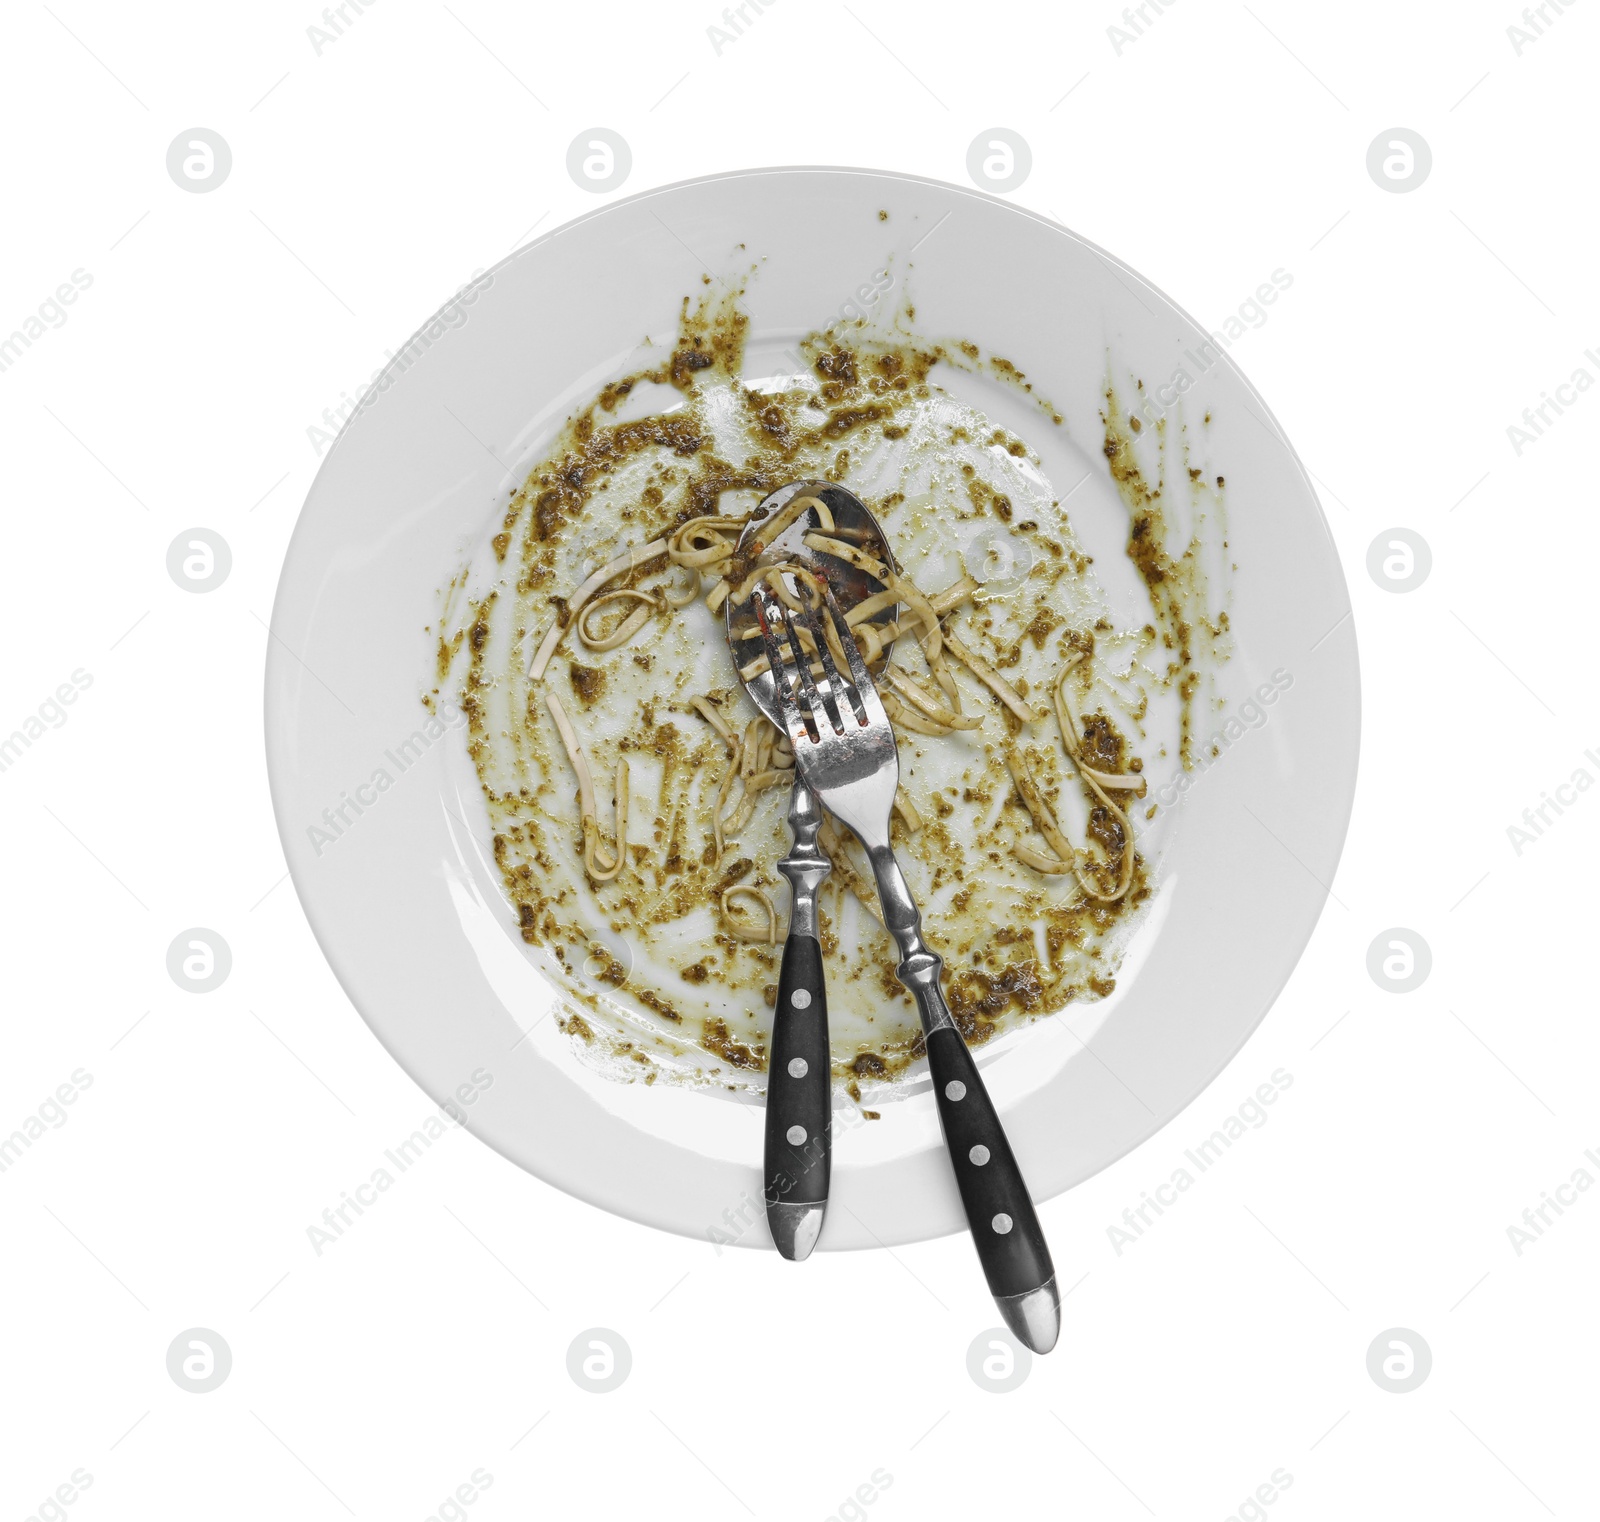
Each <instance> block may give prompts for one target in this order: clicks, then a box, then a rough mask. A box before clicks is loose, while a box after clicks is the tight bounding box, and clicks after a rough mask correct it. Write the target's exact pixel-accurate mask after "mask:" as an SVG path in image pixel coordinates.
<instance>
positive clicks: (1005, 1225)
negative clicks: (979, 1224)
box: [989, 1211, 1011, 1237]
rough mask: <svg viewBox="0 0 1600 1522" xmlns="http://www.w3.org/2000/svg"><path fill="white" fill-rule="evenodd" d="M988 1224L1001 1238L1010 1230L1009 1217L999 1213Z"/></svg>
mask: <svg viewBox="0 0 1600 1522" xmlns="http://www.w3.org/2000/svg"><path fill="white" fill-rule="evenodd" d="M989 1224H990V1225H991V1226H992V1227H994V1229H995V1230H996V1231H997V1232H998V1233H999V1234H1000V1235H1001V1236H1002V1237H1003V1236H1004V1235H1005V1234H1006V1233H1007V1232H1008V1231H1010V1230H1011V1217H1010V1216H1008V1215H1007V1214H1006V1213H1005V1212H1004V1211H1001V1212H1000V1214H999V1215H997V1216H996V1217H995V1218H994V1219H993V1220H992V1221H990V1222H989Z"/></svg>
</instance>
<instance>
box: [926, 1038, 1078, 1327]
mask: <svg viewBox="0 0 1600 1522" xmlns="http://www.w3.org/2000/svg"><path fill="white" fill-rule="evenodd" d="M927 1041H928V1072H929V1074H930V1075H931V1076H932V1078H933V1093H934V1098H935V1100H936V1101H937V1103H938V1106H939V1124H940V1126H941V1127H942V1128H943V1130H944V1139H945V1145H946V1147H948V1148H949V1151H950V1163H951V1166H952V1167H953V1168H954V1169H955V1175H956V1185H957V1187H958V1188H959V1189H960V1191H961V1204H962V1206H963V1207H964V1208H965V1210H966V1213H967V1223H968V1225H969V1226H970V1227H971V1230H972V1241H973V1245H974V1246H975V1247H976V1248H977V1249H978V1261H979V1262H980V1263H981V1264H982V1265H983V1274H984V1278H986V1279H987V1280H988V1281H989V1292H990V1293H991V1294H992V1295H993V1296H994V1297H995V1299H996V1300H998V1301H1001V1302H1002V1309H1005V1306H1004V1304H1003V1302H1005V1301H1007V1300H1010V1299H1013V1298H1014V1297H1016V1296H1019V1295H1026V1294H1029V1293H1030V1292H1032V1291H1035V1290H1038V1289H1039V1288H1040V1287H1041V1286H1044V1285H1047V1284H1049V1282H1050V1280H1051V1279H1053V1278H1054V1277H1055V1266H1054V1264H1052V1262H1051V1261H1050V1249H1049V1247H1048V1246H1047V1245H1046V1243H1045V1239H1044V1230H1043V1228H1042V1227H1041V1226H1040V1225H1039V1217H1038V1214H1037V1213H1036V1212H1035V1210H1034V1208H1033V1198H1032V1196H1031V1195H1030V1194H1029V1193H1028V1186H1027V1185H1026V1184H1025V1183H1024V1182H1023V1179H1022V1170H1021V1168H1019V1167H1018V1166H1017V1159H1016V1157H1015V1155H1014V1154H1013V1153H1012V1151H1011V1143H1010V1142H1009V1141H1007V1140H1006V1133H1005V1128H1004V1127H1003V1126H1002V1125H1001V1124H1000V1117H999V1115H998V1114H997V1113H996V1112H995V1108H994V1103H993V1101H992V1100H991V1099H990V1098H989V1091H988V1090H987V1089H986V1088H985V1087H984V1085H983V1079H982V1078H980V1077H979V1076H978V1066H977V1064H976V1063H975V1062H974V1061H973V1060H972V1053H971V1052H969V1051H968V1050H967V1043H966V1042H965V1041H964V1040H962V1038H961V1032H960V1031H958V1030H957V1029H955V1028H954V1026H945V1027H944V1028H943V1029H940V1030H935V1031H933V1032H932V1033H931V1034H930V1035H929V1036H928V1038H927ZM1008 1319H1009V1318H1008ZM1051 1340H1052V1341H1054V1339H1053V1338H1052V1339H1051Z"/></svg>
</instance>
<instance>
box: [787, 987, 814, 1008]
mask: <svg viewBox="0 0 1600 1522" xmlns="http://www.w3.org/2000/svg"><path fill="white" fill-rule="evenodd" d="M789 1002H790V1003H791V1004H792V1005H794V1007H795V1008H796V1009H810V1008H811V992H810V990H809V989H805V988H797V989H795V991H794V992H793V993H792V994H790V995H789Z"/></svg>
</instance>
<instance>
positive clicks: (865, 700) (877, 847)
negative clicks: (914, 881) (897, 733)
mask: <svg viewBox="0 0 1600 1522" xmlns="http://www.w3.org/2000/svg"><path fill="white" fill-rule="evenodd" d="M797 582H798V579H797ZM817 589H818V591H819V592H820V594H821V596H820V599H819V602H820V603H821V605H822V606H824V607H825V609H826V616H827V617H828V618H829V619H830V620H831V622H832V625H833V627H834V629H835V630H836V631H837V633H838V643H839V647H840V648H841V649H842V650H843V652H844V654H845V658H846V660H847V662H848V664H849V667H850V678H851V679H850V681H849V682H845V681H843V680H841V678H840V675H839V671H838V667H837V664H836V663H835V661H834V658H833V652H832V650H831V649H830V647H829V641H828V640H827V639H826V638H825V637H824V634H823V629H822V624H821V622H820V620H819V618H818V608H817V606H814V605H813V604H812V602H811V599H810V598H809V597H808V596H807V590H806V587H805V585H804V584H800V596H799V598H798V603H799V604H800V605H799V606H798V607H794V608H788V607H785V605H784V603H783V602H780V601H779V600H778V598H777V597H776V596H775V595H774V594H773V593H772V591H771V590H770V589H769V587H768V585H767V583H766V582H764V581H763V582H760V583H758V584H757V586H756V587H755V589H754V591H753V593H752V596H753V597H754V600H755V614H756V620H757V622H758V623H759V625H760V628H761V638H762V642H763V644H764V645H765V647H766V656H767V663H768V665H769V666H770V667H771V668H772V672H773V676H774V679H775V680H774V686H775V688H776V690H777V696H778V706H779V710H780V713H781V716H782V718H783V721H784V723H783V728H784V730H785V731H786V733H787V734H788V736H789V741H790V743H791V744H792V745H793V747H794V757H795V765H796V767H797V768H798V769H799V772H800V775H801V776H802V777H803V778H804V779H805V782H806V784H807V785H808V786H809V787H810V788H811V790H812V791H813V792H814V793H815V794H816V795H817V797H818V798H819V799H820V800H821V802H822V804H823V806H824V807H825V808H826V809H827V810H828V811H829V812H830V813H831V814H833V815H834V817H835V818H837V819H839V820H840V821H841V822H842V823H843V824H844V825H846V826H847V827H848V828H849V830H850V831H851V833H852V834H854V835H855V836H856V838H857V839H858V840H860V842H861V844H862V845H863V846H864V847H865V848H866V852H867V857H868V859H869V860H870V861H871V863H872V871H873V875H874V877H875V878H876V879H877V884H878V900H879V903H880V904H881V905H882V908H883V920H884V924H885V925H886V926H887V928H888V930H889V932H890V934H892V935H893V936H894V938H895V941H896V943H897V944H898V946H899V948H900V965H899V967H898V968H897V969H896V972H897V973H898V975H899V978H900V981H901V982H902V983H903V984H905V986H906V988H907V989H909V990H910V993H911V996H912V998H913V999H915V1001H916V1005H917V1013H918V1015H919V1016H920V1017H921V1020H922V1031H923V1038H924V1041H925V1043H926V1046H927V1052H928V1070H929V1073H930V1074H931V1075H932V1078H933V1091H934V1098H935V1101H936V1102H937V1104H938V1108H939V1124H940V1126H941V1128H942V1129H943V1131H944V1139H945V1146H946V1147H947V1148H948V1149H949V1152H950V1162H951V1166H952V1167H953V1168H954V1170H955V1175H956V1185H957V1187H958V1188H959V1189H960V1191H961V1203H962V1206H963V1208H964V1209H965V1211H966V1216H967V1226H968V1228H969V1230H970V1231H971V1233H972V1240H973V1244H974V1246H976V1248H977V1250H978V1260H979V1262H980V1263H981V1264H982V1265H983V1272H984V1277H985V1278H986V1279H987V1280H988V1282H989V1292H990V1293H991V1294H992V1295H993V1296H994V1298H995V1304H996V1305H997V1306H998V1307H999V1309H1000V1314H1001V1315H1002V1316H1003V1317H1004V1318H1005V1322H1006V1325H1007V1326H1008V1327H1010V1329H1011V1331H1012V1333H1013V1335H1015V1336H1016V1338H1017V1339H1018V1340H1019V1341H1020V1342H1022V1343H1024V1344H1025V1345H1026V1346H1027V1347H1029V1348H1031V1349H1032V1350H1033V1351H1034V1352H1035V1353H1048V1352H1049V1351H1050V1349H1051V1348H1053V1347H1054V1346H1055V1343H1056V1337H1057V1335H1058V1333H1059V1332H1060V1329H1061V1297H1060V1293H1059V1291H1058V1290H1057V1288H1056V1278H1055V1267H1054V1265H1053V1264H1052V1263H1051V1260H1050V1249H1049V1247H1048V1246H1047V1245H1046V1243H1045V1239H1044V1232H1043V1230H1042V1229H1041V1228H1040V1225H1039V1218H1038V1215H1037V1213H1036V1212H1035V1211H1034V1208H1033V1200H1032V1198H1031V1197H1030V1195H1029V1194H1028V1188H1027V1185H1026V1184H1025V1183H1024V1182H1023V1178H1022V1170H1021V1169H1020V1168H1019V1167H1018V1166H1017V1160H1016V1157H1015V1156H1014V1155H1013V1153H1012V1151H1011V1145H1010V1143H1009V1142H1008V1141H1007V1140H1006V1133H1005V1130H1004V1128H1003V1127H1002V1126H1001V1124H1000V1117H999V1115H998V1114H997V1113H996V1111H995V1108H994V1104H993V1102H992V1101H991V1100H990V1098H989V1094H988V1091H987V1090H986V1089H985V1088H984V1085H983V1080H982V1079H981V1078H980V1077H979V1076H978V1068H977V1064H976V1063H974V1062H973V1060H972V1054H971V1052H969V1051H968V1050H967V1044H966V1042H965V1041H964V1040H963V1039H962V1036H961V1032H960V1031H959V1030H957V1029H956V1023H955V1021H954V1020H953V1019H952V1018H951V1015H950V1008H949V1006H948V1005H947V1004H946V1003H945V999H944V994H943V992H942V991H941V990H940V987H939V978H940V974H941V972H942V971H943V968H944V959H943V958H942V957H940V956H939V954H938V953H937V952H935V951H933V950H931V949H930V948H929V946H928V945H927V943H926V942H925V941H924V940H923V939H922V915H921V913H920V912H919V911H918V909H917V904H916V900H915V899H914V898H913V897H912V895H911V889H910V888H909V887H908V886H907V883H906V879H905V874H904V873H903V872H902V871H901V870H900V864H899V862H898V861H896V860H895V855H894V851H893V850H892V849H891V848H890V845H889V815H890V811H891V810H892V808H893V807H894V795H895V788H896V787H897V786H898V785H899V781H900V756H899V751H898V749H897V748H896V745H895V737H894V731H893V730H892V729H891V728H890V726H889V718H888V715H887V714H885V712H884V710H883V704H882V702H881V701H880V700H879V697H878V691H877V688H876V686H875V685H874V684H873V680H872V677H871V675H870V674H869V673H868V671H867V665H866V662H865V661H864V660H862V658H861V650H860V648H859V647H858V646H857V644H856V642H855V639H854V637H853V636H852V635H851V633H850V628H849V625H848V624H847V623H846V622H845V617H844V614H843V613H842V612H841V611H840V608H839V604H838V602H837V601H836V600H835V598H834V595H833V592H832V590H831V588H830V587H829V586H828V585H827V582H826V581H825V580H822V581H819V582H818V583H817ZM797 623H798V624H799V625H800V626H801V627H803V628H804V630H805V632H806V633H807V634H809V635H810V637H811V642H812V646H813V650H814V652H815V653H814V655H813V654H810V653H807V652H806V651H804V650H803V648H802V644H801V639H800V634H799V632H798V631H797V628H796V624H797ZM779 631H782V633H783V634H784V635H785V636H786V637H787V644H788V647H789V650H790V651H791V652H792V654H793V659H792V661H791V660H789V659H787V658H786V657H785V654H784V650H783V645H782V644H780V641H779ZM813 661H816V662H817V663H818V664H819V665H820V667H821V675H820V677H818V676H816V675H814V674H813V672H812V669H811V668H812V663H813Z"/></svg>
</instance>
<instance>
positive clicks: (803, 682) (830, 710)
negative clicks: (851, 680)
mask: <svg viewBox="0 0 1600 1522" xmlns="http://www.w3.org/2000/svg"><path fill="white" fill-rule="evenodd" d="M778 616H779V617H780V618H781V619H782V620H783V627H784V628H785V630H787V631H788V635H789V644H790V646H791V648H792V649H793V650H794V670H795V676H796V677H797V678H798V679H799V682H800V696H801V697H802V698H803V699H804V700H805V703H806V707H807V710H808V711H809V713H810V715H811V721H812V723H813V724H814V725H815V726H816V731H817V739H818V740H819V741H820V740H821V738H822V724H823V720H824V718H826V720H827V721H828V724H829V727H830V728H831V729H832V730H833V732H834V733H835V734H843V733H844V725H842V724H841V723H840V722H839V712H838V709H837V707H836V706H835V705H834V704H833V703H832V701H831V698H830V701H829V703H828V705H827V707H824V706H823V701H822V694H821V693H819V692H818V691H817V683H816V679H815V678H814V677H813V676H812V675H811V657H810V656H808V655H807V654H806V653H805V650H804V649H803V648H802V647H801V644H800V635H799V632H798V631H797V630H796V628H795V625H794V618H793V615H792V614H791V612H790V610H789V609H788V608H785V607H783V606H781V605H780V606H779V607H778Z"/></svg>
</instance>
